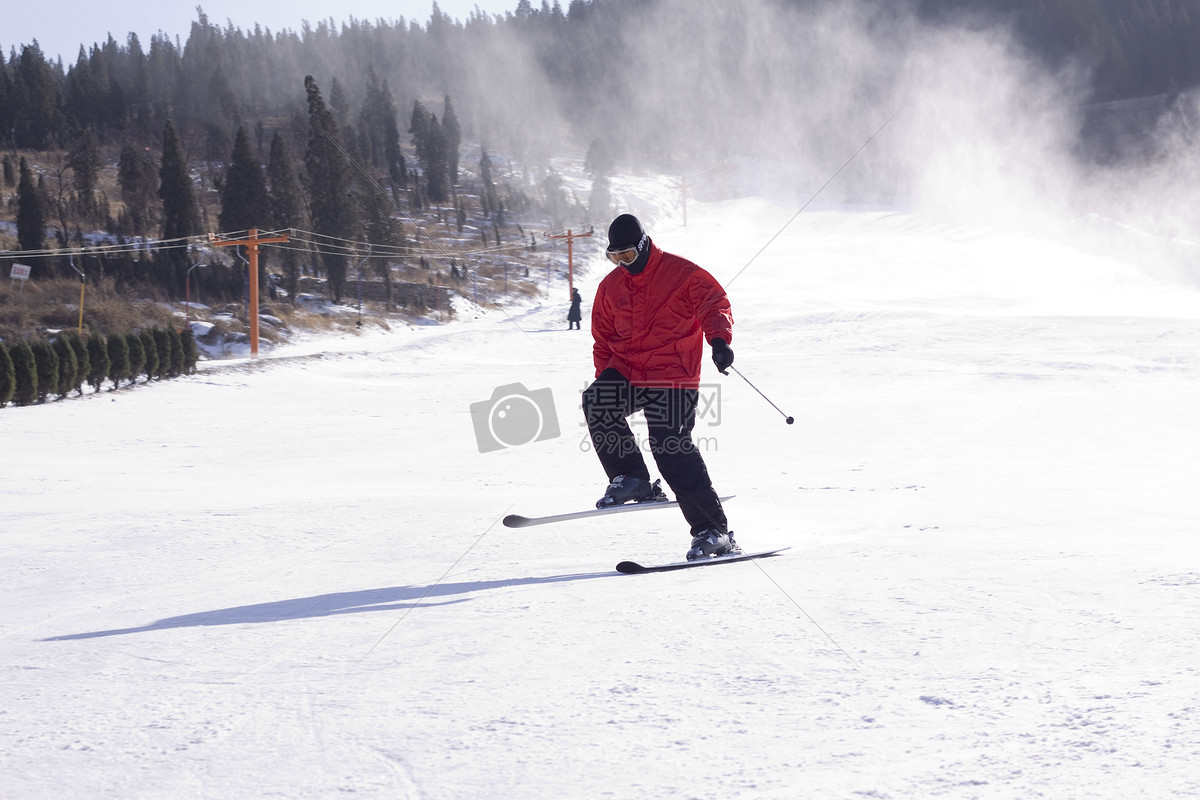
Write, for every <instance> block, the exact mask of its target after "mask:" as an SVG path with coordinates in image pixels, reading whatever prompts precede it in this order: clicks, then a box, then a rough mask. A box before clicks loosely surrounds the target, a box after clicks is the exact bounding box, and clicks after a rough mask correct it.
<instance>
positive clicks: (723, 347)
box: [712, 339, 733, 375]
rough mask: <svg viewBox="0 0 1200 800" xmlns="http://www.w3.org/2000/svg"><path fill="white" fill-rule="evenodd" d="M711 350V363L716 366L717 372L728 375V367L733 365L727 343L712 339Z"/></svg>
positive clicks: (722, 340) (731, 354) (731, 353)
mask: <svg viewBox="0 0 1200 800" xmlns="http://www.w3.org/2000/svg"><path fill="white" fill-rule="evenodd" d="M712 350H713V363H714V364H716V365H717V372H720V373H721V374H722V375H728V374H729V367H730V365H731V364H733V351H732V350H730V349H729V343H728V342H726V341H725V340H724V339H713V340H712Z"/></svg>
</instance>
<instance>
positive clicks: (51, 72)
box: [0, 0, 1200, 340]
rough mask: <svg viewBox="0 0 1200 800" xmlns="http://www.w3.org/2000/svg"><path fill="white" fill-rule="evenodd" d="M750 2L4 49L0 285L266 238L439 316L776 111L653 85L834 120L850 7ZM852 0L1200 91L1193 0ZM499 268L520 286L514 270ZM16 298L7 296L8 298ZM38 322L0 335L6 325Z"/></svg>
mask: <svg viewBox="0 0 1200 800" xmlns="http://www.w3.org/2000/svg"><path fill="white" fill-rule="evenodd" d="M747 5H748V4H747V3H744V2H742V1H741V0H737V1H736V2H726V1H725V0H697V1H696V2H690V3H680V2H677V1H674V0H570V2H569V3H566V4H564V3H562V2H560V1H559V0H554V2H549V1H548V0H542V2H540V3H532V2H530V0H514V9H513V10H512V11H510V12H507V13H505V14H503V15H488V14H484V13H482V12H479V11H478V10H477V11H476V12H475V13H473V14H472V15H470V16H469V17H468V18H467V19H464V20H459V19H453V18H451V17H450V16H449V15H447V14H445V13H443V12H441V11H440V10H439V8H438V7H437V5H436V4H435V5H434V6H433V12H432V14H431V16H430V18H429V19H428V20H423V21H418V20H408V19H403V18H400V19H394V20H384V19H378V20H359V19H353V18H351V19H347V20H334V19H325V20H314V21H312V22H311V23H307V22H306V23H305V24H304V25H303V26H302V28H301V29H300V30H290V29H283V30H272V29H271V28H270V27H268V26H267V25H266V24H260V25H256V26H255V27H254V29H253V30H242V29H239V28H234V27H232V26H222V25H220V24H217V23H215V22H214V21H213V20H210V19H209V18H208V17H207V16H206V15H205V14H204V12H203V9H202V8H198V9H197V18H196V19H195V21H194V22H193V23H192V25H191V29H190V31H188V32H187V34H186V36H178V37H174V38H173V37H171V36H168V35H166V34H160V35H157V36H154V37H152V38H151V39H150V40H149V41H140V40H139V39H138V37H137V36H136V35H132V34H131V35H129V36H128V37H127V38H126V39H124V40H123V41H121V40H116V39H114V38H112V37H109V38H108V39H107V40H106V41H103V42H97V43H94V44H91V45H88V46H81V47H80V50H79V52H78V55H77V57H76V58H75V60H74V61H73V62H70V63H64V62H62V61H58V60H49V59H47V57H46V56H45V55H44V54H43V53H42V51H41V50H40V48H39V47H38V45H37V44H36V42H30V43H19V44H18V43H4V44H5V45H6V47H7V53H6V54H5V53H3V52H0V151H2V153H3V156H2V161H3V181H2V184H0V222H2V223H3V225H2V226H0V249H4V250H7V251H9V252H7V253H5V254H4V259H3V261H2V262H0V267H3V268H4V272H3V277H4V278H5V279H7V278H8V270H7V264H8V263H9V262H11V261H15V260H19V261H20V262H21V263H24V264H30V265H33V267H34V275H33V279H32V280H33V281H34V282H37V281H53V280H57V281H63V282H67V283H70V282H78V281H80V280H81V279H82V280H83V281H85V282H87V283H88V284H89V285H95V286H98V287H107V288H108V289H110V290H111V291H114V292H117V293H122V292H124V293H129V294H136V295H139V296H154V297H160V298H163V299H168V300H173V301H179V300H182V299H183V298H184V297H185V296H190V297H193V298H194V297H197V296H202V297H203V298H204V300H205V302H207V303H210V304H211V303H214V302H219V301H222V300H223V301H229V302H236V301H240V300H242V298H243V297H244V294H245V286H246V278H245V263H244V257H243V256H242V255H240V254H239V252H235V251H233V249H232V248H224V249H222V250H221V252H220V253H219V254H218V250H217V249H216V248H214V247H209V246H206V243H211V241H210V240H209V238H208V237H213V236H216V237H217V238H221V237H224V238H226V239H229V238H238V237H242V238H244V237H245V236H246V235H247V234H248V231H249V230H250V229H257V230H260V231H264V232H280V231H288V232H290V234H289V241H288V243H286V244H283V245H280V246H277V247H274V248H266V247H265V248H264V249H263V254H264V255H263V258H262V260H261V261H260V273H261V281H262V285H263V286H264V287H267V288H266V291H267V292H268V293H269V295H270V296H271V297H272V298H275V297H281V298H288V299H290V300H292V301H293V302H294V301H295V299H296V298H297V297H300V296H302V295H303V294H304V293H305V291H306V290H311V289H314V287H316V290H318V291H320V292H321V293H322V294H324V295H326V296H327V297H328V298H329V299H331V300H333V301H334V302H343V301H352V300H354V298H355V297H356V296H357V297H358V298H359V302H360V303H361V297H362V293H363V291H364V284H365V283H367V282H368V281H369V282H370V283H371V284H372V291H374V292H377V293H378V292H382V294H380V295H379V298H378V299H381V300H383V301H385V302H386V303H387V304H388V306H389V308H398V307H410V306H415V307H419V308H422V309H424V308H431V307H433V306H434V305H436V304H439V303H443V302H444V294H439V293H444V292H453V291H459V292H462V291H466V289H465V283H464V282H465V281H466V279H467V277H468V276H470V275H472V274H474V275H475V276H476V279H478V278H480V277H486V278H487V279H488V280H489V281H491V283H489V286H492V287H494V286H495V285H496V283H495V281H496V280H498V279H497V277H496V276H497V274H498V273H497V270H498V269H500V268H501V267H500V266H499V265H500V264H501V263H502V262H511V263H512V264H513V265H514V268H515V269H516V270H518V271H517V272H513V275H514V276H518V275H519V276H521V277H524V276H526V275H528V272H529V254H530V253H535V252H537V250H538V249H539V247H542V248H544V247H545V246H546V243H545V238H544V237H543V238H542V239H539V235H541V234H546V233H551V232H560V231H561V230H563V229H566V228H571V227H573V228H574V229H575V230H577V231H583V230H588V229H590V228H592V227H595V228H597V229H599V228H600V227H601V226H602V225H605V224H606V223H607V220H608V219H609V218H610V215H611V213H612V208H611V207H610V204H609V201H608V197H607V194H606V187H607V180H608V178H609V177H610V175H611V174H612V173H613V170H616V169H622V170H636V169H642V168H652V169H657V170H662V171H682V170H684V169H686V168H689V167H691V166H695V165H704V164H711V163H714V162H718V161H720V160H721V159H723V158H726V157H728V156H729V155H730V154H731V153H732V152H734V151H736V149H737V148H739V147H744V148H753V147H754V146H755V144H756V142H757V139H756V137H757V136H759V135H760V134H761V130H762V128H764V127H767V126H766V125H764V122H763V120H764V119H776V118H777V117H775V116H773V112H772V111H771V109H770V108H769V107H768V104H769V103H772V102H775V100H774V99H773V98H778V97H779V96H780V94H779V93H778V91H776V92H775V93H767V92H766V90H765V89H764V90H763V91H762V93H759V92H757V91H749V92H737V91H733V92H731V91H728V87H726V86H723V85H720V84H717V83H715V82H713V81H710V80H705V79H703V78H697V79H696V80H695V81H694V85H692V86H691V87H690V90H689V92H688V93H687V95H686V96H683V97H673V96H671V95H664V94H662V93H659V92H657V91H655V89H656V87H658V86H661V85H668V84H669V85H677V83H676V82H677V81H678V80H680V75H679V74H676V73H682V74H683V79H684V80H686V79H687V74H686V72H687V69H688V68H689V66H690V65H691V64H693V63H703V64H706V65H709V66H711V67H712V69H713V70H714V74H728V75H730V76H736V80H734V79H732V78H731V83H730V86H737V85H744V84H743V83H741V82H745V81H747V80H748V79H749V80H751V81H752V85H753V86H755V87H756V89H757V88H760V87H775V88H776V90H778V88H779V87H780V86H781V85H782V86H783V88H784V89H788V87H794V91H790V94H789V96H791V97H792V98H793V99H794V102H795V105H796V106H797V107H799V108H800V109H801V110H803V111H805V113H808V112H810V111H811V113H812V114H813V115H814V116H819V111H818V110H817V109H816V106H815V105H814V106H813V107H812V108H811V109H808V108H805V104H806V102H807V100H806V98H807V97H808V96H809V94H810V93H812V94H815V93H816V87H818V86H819V85H820V84H821V83H822V82H824V81H830V80H834V79H833V78H830V77H829V69H830V67H829V66H828V65H830V64H832V65H833V67H832V68H836V67H837V66H838V62H837V55H836V54H834V53H827V54H818V55H820V58H821V59H822V60H823V61H824V63H825V65H826V67H825V71H822V70H821V69H816V68H814V62H815V61H816V60H817V55H814V52H815V49H814V48H813V47H810V46H807V45H806V42H807V41H808V40H807V39H805V38H804V37H805V35H804V32H805V31H808V30H810V29H813V28H816V27H819V26H818V25H817V21H819V20H827V19H828V16H827V15H828V14H830V13H833V12H831V10H830V9H832V8H837V7H843V6H846V5H847V4H837V3H830V2H827V0H759V1H758V2H757V3H755V4H754V5H755V7H756V8H764V7H765V8H767V9H769V10H770V11H771V13H773V14H777V15H779V18H780V19H788V20H792V22H791V23H789V24H794V25H795V28H794V30H795V31H796V35H795V36H794V37H793V40H794V41H795V43H796V46H795V47H794V48H791V49H789V50H788V51H786V52H780V53H772V54H770V59H771V60H770V61H769V62H768V61H767V60H765V59H766V58H767V56H764V55H763V54H761V53H757V52H756V41H757V39H756V37H757V35H758V31H757V29H756V27H755V24H756V23H755V22H754V21H753V20H752V19H749V18H748V17H746V16H745V15H743V14H742V13H741V11H742V10H743V9H744V8H745V7H746V6H747ZM852 6H853V8H854V9H855V10H854V12H853V13H854V14H855V15H856V23H858V24H859V25H860V27H861V29H862V30H864V31H865V32H866V38H867V39H869V40H870V41H871V42H872V44H871V47H872V48H873V49H877V50H879V51H885V50H887V48H888V45H889V42H891V41H892V40H894V39H896V38H897V37H902V36H904V35H905V34H904V33H903V32H902V31H904V30H906V26H905V25H902V24H900V21H901V20H904V19H909V18H915V19H917V20H920V22H921V24H923V25H927V26H934V27H936V26H943V27H945V26H960V27H962V28H964V29H974V30H978V29H982V28H989V27H991V28H997V29H1003V30H1005V31H1008V32H1010V35H1011V36H1012V38H1013V40H1014V41H1015V42H1017V43H1018V45H1019V46H1020V47H1021V48H1023V50H1024V52H1026V53H1027V54H1028V55H1029V57H1030V58H1032V59H1036V60H1037V61H1038V62H1039V63H1041V64H1042V65H1044V66H1045V68H1047V69H1050V70H1054V69H1062V68H1064V65H1070V64H1073V65H1076V66H1078V67H1080V68H1081V69H1086V72H1087V75H1088V79H1087V81H1086V84H1085V85H1084V86H1083V87H1082V88H1081V89H1080V91H1079V92H1078V95H1077V96H1076V97H1074V98H1072V102H1076V103H1078V104H1080V105H1081V106H1085V105H1095V106H1097V107H1099V106H1103V105H1104V104H1111V103H1119V102H1124V101H1130V100H1134V99H1137V98H1146V97H1162V98H1166V99H1165V100H1163V102H1162V104H1161V105H1164V106H1169V104H1170V102H1171V98H1173V97H1176V96H1178V95H1179V94H1180V93H1181V92H1183V91H1185V90H1186V89H1188V88H1189V87H1192V86H1195V85H1196V84H1197V83H1200V0H1087V2H1080V1H1079V0H1005V2H995V0H912V2H911V3H893V2H883V1H882V0H861V2H858V3H855V4H852ZM838 13H849V12H845V11H841V12H838ZM822 15H826V16H822ZM789 30H793V29H790V28H789ZM650 51H654V52H661V53H663V54H666V56H667V59H666V60H665V63H664V61H663V60H651V59H650V57H649V52H650ZM692 59H694V61H692ZM672 60H673V61H674V64H675V65H676V67H677V68H676V69H675V70H674V71H672ZM857 60H858V61H862V60H863V59H857ZM847 63H849V61H847ZM845 71H852V70H851V69H850V68H846V70H845ZM855 79H856V80H857V81H858V83H853V82H851V83H850V90H849V91H848V92H847V94H848V95H853V97H854V98H858V97H861V98H863V99H862V101H861V104H862V105H868V106H869V104H870V103H871V102H872V100H871V98H872V93H871V91H870V90H868V89H864V88H863V87H868V86H871V85H873V83H872V82H874V83H878V80H879V75H878V74H875V75H872V74H867V73H864V74H861V75H858V76H856V78H855ZM856 102H858V101H857V100H856ZM847 104H849V103H847ZM775 127H779V126H775ZM1086 135H1087V134H1086V131H1084V132H1081V138H1082V139H1086ZM1084 144H1086V142H1084ZM775 146H778V145H775ZM1081 152H1086V148H1084V149H1083V150H1082V151H1081ZM585 154H586V156H585ZM564 155H571V156H573V157H574V156H577V157H578V158H579V159H580V160H581V161H582V163H583V164H584V166H585V167H586V174H587V175H588V177H589V180H590V182H591V183H590V191H586V192H583V193H580V192H578V191H575V190H573V189H571V188H570V187H568V186H566V184H565V183H564V180H563V176H562V175H561V174H559V173H558V172H557V171H556V168H555V162H554V160H555V159H556V158H559V157H562V156H564ZM1104 157H1106V158H1114V157H1117V156H1114V155H1113V154H1111V153H1105V156H1104ZM481 254H484V255H481ZM522 264H524V267H522V266H521V265H522ZM199 267H203V268H200V269H198V268H199ZM521 270H523V271H521ZM503 275H504V282H505V283H504V285H505V288H506V291H507V289H508V279H509V267H508V266H504V267H503ZM535 277H536V276H535ZM5 282H6V283H7V280H6V281H5ZM475 287H476V290H477V288H478V284H475ZM426 289H427V290H426ZM526 290H528V291H532V289H529V288H528V287H527V289H526ZM15 297H16V295H15V293H14V292H12V291H11V288H10V289H9V291H8V293H6V294H5V295H4V297H3V300H4V302H3V303H0V305H5V304H7V305H11V304H13V303H15V302H16V300H15V299H14V298H15ZM439 298H442V299H439ZM60 322H61V323H62V326H63V327H66V325H67V324H68V323H69V322H70V320H69V318H68V319H64V320H60ZM37 324H43V325H46V324H49V323H48V322H47V321H45V320H43V321H41V322H40V323H37ZM88 325H89V326H97V325H99V326H101V327H103V324H102V323H98V322H96V321H93V320H89V321H88ZM81 327H83V326H81ZM80 332H81V333H86V332H85V331H80ZM129 332H130V331H116V330H106V331H103V333H105V334H114V333H122V334H124V333H129ZM38 335H41V332H40V331H36V330H21V329H19V328H14V326H13V325H11V324H10V325H9V326H8V327H0V338H4V339H7V340H11V339H12V338H14V337H17V338H21V337H30V336H38Z"/></svg>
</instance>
